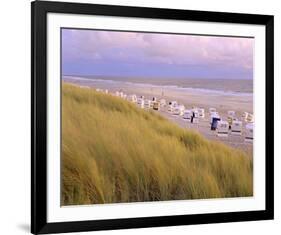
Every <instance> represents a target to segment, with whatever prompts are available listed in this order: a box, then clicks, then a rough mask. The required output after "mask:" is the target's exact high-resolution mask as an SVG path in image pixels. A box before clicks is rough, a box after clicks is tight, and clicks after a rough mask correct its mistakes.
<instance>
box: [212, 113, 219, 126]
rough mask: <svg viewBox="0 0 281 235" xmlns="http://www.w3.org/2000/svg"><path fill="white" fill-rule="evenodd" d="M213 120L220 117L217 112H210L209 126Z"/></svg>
mask: <svg viewBox="0 0 281 235" xmlns="http://www.w3.org/2000/svg"><path fill="white" fill-rule="evenodd" d="M213 118H220V115H219V113H218V112H212V113H211V114H210V125H211V124H212V123H213Z"/></svg>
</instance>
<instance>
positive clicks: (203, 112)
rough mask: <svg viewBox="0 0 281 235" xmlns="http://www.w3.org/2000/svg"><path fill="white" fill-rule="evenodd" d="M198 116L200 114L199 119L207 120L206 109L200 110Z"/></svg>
mask: <svg viewBox="0 0 281 235" xmlns="http://www.w3.org/2000/svg"><path fill="white" fill-rule="evenodd" d="M198 114H199V118H205V109H203V108H199V109H198Z"/></svg>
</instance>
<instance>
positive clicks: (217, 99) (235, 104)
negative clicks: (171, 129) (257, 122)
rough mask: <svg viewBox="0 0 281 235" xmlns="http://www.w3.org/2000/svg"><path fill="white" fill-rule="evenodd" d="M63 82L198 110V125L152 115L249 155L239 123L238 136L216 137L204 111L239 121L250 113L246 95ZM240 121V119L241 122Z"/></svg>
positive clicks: (86, 81)
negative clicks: (229, 113)
mask: <svg viewBox="0 0 281 235" xmlns="http://www.w3.org/2000/svg"><path fill="white" fill-rule="evenodd" d="M63 80H64V81H65V82H69V83H73V84H77V85H80V86H87V87H93V88H100V89H108V91H109V92H111V93H114V92H116V91H122V92H124V93H125V94H128V95H131V94H135V95H137V96H141V95H143V96H145V98H147V99H152V97H157V98H158V99H160V98H164V99H165V100H166V101H173V100H175V101H177V102H178V103H179V104H183V105H184V106H185V108H186V109H191V108H192V107H200V108H204V109H205V118H203V119H202V118H201V119H200V121H199V123H198V124H192V123H190V122H187V121H185V120H184V119H183V118H182V117H181V116H176V115H172V114H171V113H169V112H167V111H166V110H161V111H156V112H158V113H159V114H161V115H162V116H164V117H165V118H167V119H169V120H170V121H172V122H175V123H176V124H178V125H179V126H181V127H182V128H187V129H193V130H196V131H198V132H199V133H200V134H202V135H203V136H205V137H206V138H208V139H210V140H216V141H220V142H223V143H225V144H227V145H229V146H232V147H234V148H239V149H241V150H243V151H246V152H248V153H252V151H253V144H252V143H249V142H245V141H244V139H245V136H244V130H245V123H244V122H243V130H242V135H240V136H239V135H232V134H231V133H230V132H229V135H228V137H218V136H217V135H216V132H215V131H211V130H210V124H209V119H210V116H209V114H208V110H209V108H210V107H212V108H216V110H217V111H218V112H219V114H220V116H221V118H222V119H223V120H227V111H229V110H233V111H235V113H236V117H237V118H239V119H240V118H241V116H242V113H243V112H249V113H253V96H252V95H249V94H244V93H241V94H233V93H231V92H219V91H208V92H206V91H205V90H203V89H188V88H179V87H173V86H156V85H150V84H132V83H128V82H112V81H104V80H91V79H84V78H77V77H70V76H67V77H66V76H65V77H63ZM241 120H242V118H241Z"/></svg>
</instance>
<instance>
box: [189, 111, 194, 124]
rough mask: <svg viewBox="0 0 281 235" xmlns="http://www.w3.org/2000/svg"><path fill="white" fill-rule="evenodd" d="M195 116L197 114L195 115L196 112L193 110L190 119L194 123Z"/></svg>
mask: <svg viewBox="0 0 281 235" xmlns="http://www.w3.org/2000/svg"><path fill="white" fill-rule="evenodd" d="M194 116H195V115H194V112H193V111H192V115H191V120H190V122H191V123H193V118H194Z"/></svg>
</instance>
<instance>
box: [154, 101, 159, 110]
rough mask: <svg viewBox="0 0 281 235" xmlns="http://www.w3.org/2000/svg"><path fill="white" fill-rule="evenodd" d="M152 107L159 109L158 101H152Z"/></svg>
mask: <svg viewBox="0 0 281 235" xmlns="http://www.w3.org/2000/svg"><path fill="white" fill-rule="evenodd" d="M153 109H154V110H160V102H158V101H155V102H154V103H153Z"/></svg>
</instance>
